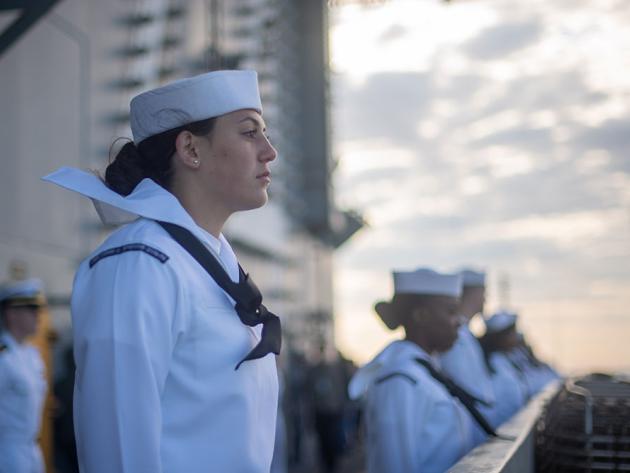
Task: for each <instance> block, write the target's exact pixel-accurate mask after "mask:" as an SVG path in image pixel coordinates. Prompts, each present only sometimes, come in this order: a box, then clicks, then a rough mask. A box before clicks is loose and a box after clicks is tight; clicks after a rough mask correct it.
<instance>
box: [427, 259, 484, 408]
mask: <svg viewBox="0 0 630 473" xmlns="http://www.w3.org/2000/svg"><path fill="white" fill-rule="evenodd" d="M460 274H461V277H462V296H461V298H460V303H459V315H460V316H461V318H462V324H461V326H460V327H459V330H458V336H457V341H456V342H455V344H454V345H453V347H452V348H451V349H450V350H448V351H447V352H445V353H441V354H440V356H439V361H440V366H441V368H442V371H444V373H446V374H447V375H448V376H449V377H450V378H451V379H452V380H453V381H455V382H456V383H457V384H459V385H460V386H461V387H462V388H464V389H465V390H466V391H468V392H469V393H470V394H473V395H474V396H475V397H477V398H478V399H479V400H481V401H482V406H483V407H485V408H486V409H491V408H492V404H493V403H494V401H495V399H494V391H493V390H492V382H491V380H490V373H489V372H488V369H487V367H486V363H485V361H484V355H483V350H482V349H481V346H480V345H479V340H477V337H475V335H473V333H472V332H471V331H470V327H469V323H470V321H471V319H472V318H473V317H474V316H475V315H477V314H480V315H482V314H483V307H484V303H485V292H486V274H485V273H483V272H479V271H473V270H470V269H465V270H463V271H461V272H460Z"/></svg>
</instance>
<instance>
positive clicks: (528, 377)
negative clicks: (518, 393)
mask: <svg viewBox="0 0 630 473" xmlns="http://www.w3.org/2000/svg"><path fill="white" fill-rule="evenodd" d="M506 355H507V358H508V359H509V360H510V362H511V363H512V365H513V367H514V369H515V370H517V371H518V372H519V373H520V374H521V376H522V377H523V379H524V380H525V383H526V385H527V396H528V398H530V397H533V396H535V395H536V394H538V393H539V392H540V391H542V390H543V389H544V388H545V386H547V384H549V383H551V382H552V381H555V380H558V379H560V378H561V376H560V375H559V374H558V373H557V372H556V371H555V370H554V369H553V368H551V367H550V366H549V365H547V364H545V363H540V364H539V365H536V364H534V363H533V362H532V360H531V359H530V357H529V356H528V354H527V353H526V352H525V348H523V347H520V346H519V347H516V348H513V349H512V350H510V351H509V352H508V353H507V354H506Z"/></svg>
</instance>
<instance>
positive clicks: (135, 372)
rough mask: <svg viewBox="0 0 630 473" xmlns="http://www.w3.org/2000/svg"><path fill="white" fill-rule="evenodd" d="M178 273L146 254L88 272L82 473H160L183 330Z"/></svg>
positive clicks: (80, 373)
mask: <svg viewBox="0 0 630 473" xmlns="http://www.w3.org/2000/svg"><path fill="white" fill-rule="evenodd" d="M183 299H184V297H183V296H182V294H181V289H179V286H178V284H177V280H176V277H175V274H174V271H173V269H172V268H171V267H170V265H169V264H168V263H166V262H161V261H159V260H158V259H156V258H154V257H151V256H150V255H149V254H146V253H144V252H138V251H134V252H126V253H122V254H119V255H116V256H112V257H108V258H104V259H102V260H99V261H98V262H97V263H96V264H95V265H94V266H93V267H91V268H90V267H89V265H87V264H84V265H83V266H82V267H81V268H80V270H79V272H78V273H77V277H76V278H75V286H74V289H73V299H72V315H73V331H74V339H75V347H74V350H75V360H76V364H77V380H76V386H75V401H74V402H75V408H74V409H75V410H74V412H75V431H76V434H77V443H78V455H79V462H80V464H81V470H82V471H89V472H90V473H111V472H114V471H116V472H120V473H131V472H133V473H136V472H138V473H143V472H147V473H148V472H151V473H159V472H161V471H162V469H161V465H160V441H161V439H160V432H161V421H162V413H161V406H160V397H161V393H162V390H163V387H164V383H165V380H166V376H167V373H168V367H169V362H170V358H171V353H172V351H173V347H174V345H175V342H176V337H177V334H178V333H179V330H180V329H181V326H182V320H181V318H182V315H178V314H181V313H182V312H184V311H182V310H181V308H180V307H179V306H180V304H182V302H181V301H182V300H183Z"/></svg>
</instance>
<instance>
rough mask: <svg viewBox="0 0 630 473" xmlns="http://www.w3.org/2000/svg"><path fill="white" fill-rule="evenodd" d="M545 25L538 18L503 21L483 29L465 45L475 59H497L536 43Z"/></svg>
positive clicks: (470, 55)
mask: <svg viewBox="0 0 630 473" xmlns="http://www.w3.org/2000/svg"><path fill="white" fill-rule="evenodd" d="M542 32H543V27H542V25H541V23H540V20H538V19H535V18H534V19H530V20H527V21H516V22H511V23H502V24H500V25H498V26H493V27H491V28H487V29H485V30H483V31H482V32H481V33H480V34H479V35H478V36H477V37H475V38H473V39H472V40H471V41H469V42H468V43H467V44H466V45H465V46H464V51H465V52H466V53H467V54H468V56H469V57H471V58H473V59H482V60H488V59H497V58H501V57H504V56H507V55H509V54H512V53H514V52H516V51H518V50H519V49H523V48H525V47H527V46H530V45H532V44H534V43H536V42H537V41H538V40H539V39H540V38H541V35H542Z"/></svg>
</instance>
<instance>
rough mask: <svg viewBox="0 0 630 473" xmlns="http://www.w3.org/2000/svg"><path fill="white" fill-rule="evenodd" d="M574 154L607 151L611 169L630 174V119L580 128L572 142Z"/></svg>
mask: <svg viewBox="0 0 630 473" xmlns="http://www.w3.org/2000/svg"><path fill="white" fill-rule="evenodd" d="M572 144H573V147H574V150H575V152H580V151H582V152H583V151H586V150H603V151H607V152H608V153H609V154H610V156H611V158H612V162H611V166H610V167H611V169H612V170H614V171H622V172H626V173H630V117H624V118H621V119H612V120H607V121H605V122H604V123H602V124H601V125H599V126H597V127H582V128H581V130H580V131H579V132H578V133H577V135H576V137H575V139H574V140H573V143H572Z"/></svg>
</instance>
